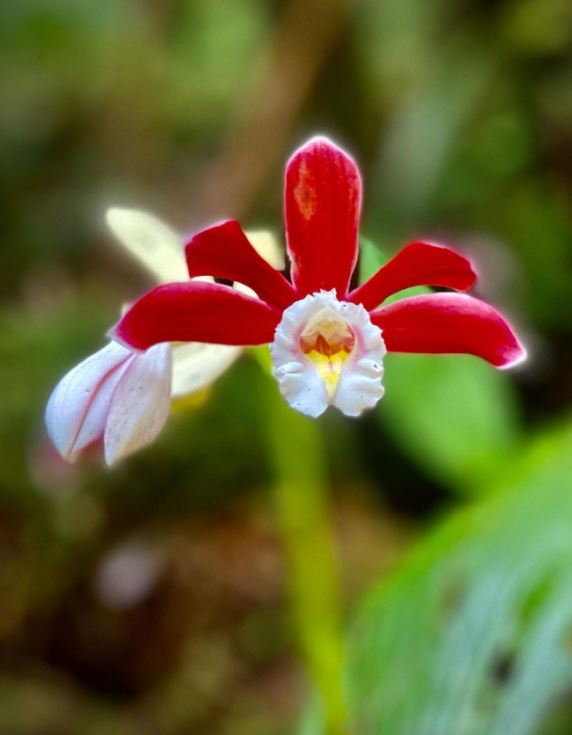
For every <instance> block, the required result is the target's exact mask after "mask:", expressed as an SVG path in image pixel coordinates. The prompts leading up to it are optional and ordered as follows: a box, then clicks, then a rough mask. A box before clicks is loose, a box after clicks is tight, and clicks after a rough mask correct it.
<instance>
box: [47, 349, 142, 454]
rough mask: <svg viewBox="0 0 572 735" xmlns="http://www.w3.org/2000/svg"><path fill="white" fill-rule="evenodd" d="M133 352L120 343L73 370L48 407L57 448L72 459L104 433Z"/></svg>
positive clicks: (57, 388) (61, 383)
mask: <svg viewBox="0 0 572 735" xmlns="http://www.w3.org/2000/svg"><path fill="white" fill-rule="evenodd" d="M133 357H134V355H133V353H132V352H130V351H129V350H127V349H125V347H122V346H121V345H119V344H117V342H110V344H108V345H107V346H106V347H104V348H103V349H102V350H99V352H96V353H95V354H94V355H91V356H90V357H88V358H87V359H86V360H84V361H83V362H81V363H80V364H79V365H77V366H76V367H75V368H73V370H70V372H69V373H67V375H65V376H64V377H63V378H62V380H61V381H60V382H59V383H58V385H57V386H56V388H55V389H54V391H53V393H52V395H51V396H50V399H49V401H48V405H47V407H46V426H47V429H48V434H49V436H50V438H51V440H52V442H53V443H54V445H55V447H56V449H57V450H58V451H59V452H60V454H61V455H62V457H64V459H67V460H68V461H70V462H73V461H74V460H75V459H76V458H77V456H78V455H79V453H80V452H81V450H82V449H85V448H86V447H87V446H89V445H90V444H92V443H93V442H94V441H96V440H97V439H99V438H100V437H101V436H102V435H103V431H104V426H105V420H106V417H107V412H108V410H109V405H110V402H111V397H112V395H113V391H114V389H115V387H116V386H117V383H118V381H119V379H120V378H121V375H122V374H123V372H124V370H125V369H126V367H127V365H128V364H129V362H130V360H131V359H133Z"/></svg>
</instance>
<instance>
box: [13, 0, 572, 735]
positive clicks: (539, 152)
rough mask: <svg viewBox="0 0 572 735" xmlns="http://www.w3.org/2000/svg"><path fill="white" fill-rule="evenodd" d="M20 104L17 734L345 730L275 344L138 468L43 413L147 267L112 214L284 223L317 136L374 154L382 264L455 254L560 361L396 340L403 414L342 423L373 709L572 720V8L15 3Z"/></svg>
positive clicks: (340, 523)
mask: <svg viewBox="0 0 572 735" xmlns="http://www.w3.org/2000/svg"><path fill="white" fill-rule="evenodd" d="M0 98H1V99H2V106H1V109H0V197H1V200H2V203H3V216H2V230H3V232H2V242H1V246H0V279H1V281H0V283H1V289H0V293H1V300H0V324H1V334H2V340H1V345H0V386H1V390H0V735H80V733H81V734H82V735H100V734H103V733H105V734H106V735H135V733H137V735H187V734H188V735H194V733H201V734H204V733H209V735H210V734H211V733H213V734H214V735H231V733H232V734H233V735H234V734H235V733H238V734H239V735H240V734H242V733H244V735H270V733H272V734H273V735H280V733H290V732H295V731H297V730H299V728H301V730H300V731H304V732H305V733H312V734H315V733H323V725H322V724H321V717H320V708H319V707H317V708H315V709H314V708H313V707H312V706H311V705H308V704H307V703H308V698H309V691H310V686H309V683H308V678H307V675H306V674H305V673H304V667H303V666H302V665H301V663H300V655H299V653H298V645H297V643H296V634H295V632H294V630H295V625H292V619H291V617H292V616H291V614H290V613H289V609H290V608H289V605H288V592H287V589H288V584H287V576H288V575H287V574H286V571H285V569H286V567H285V562H284V553H283V544H282V542H281V534H280V521H279V515H280V512H279V506H278V508H277V505H276V502H275V495H274V494H273V490H274V488H275V486H276V483H279V482H280V481H281V479H280V473H281V472H283V468H281V467H280V461H279V460H277V453H276V444H274V450H273V449H272V441H270V442H269V432H270V433H272V432H273V436H274V442H276V437H278V440H279V441H282V442H283V444H284V447H285V449H284V452H286V455H284V456H287V452H288V447H289V446H290V445H292V446H291V449H292V452H296V440H295V439H293V438H292V432H291V431H289V430H287V429H288V427H287V426H284V430H283V432H282V435H281V434H280V427H281V423H280V421H279V420H278V418H277V416H278V415H279V411H278V412H277V409H276V403H275V402H274V399H273V398H272V397H269V394H268V391H267V389H266V388H265V387H264V379H263V376H262V374H261V371H260V368H259V366H258V365H257V363H256V361H255V360H254V359H252V357H251V356H248V355H245V356H244V357H243V358H242V359H241V360H240V362H239V363H238V364H236V365H235V366H234V367H233V369H232V370H231V371H230V372H229V373H227V374H226V375H225V376H224V377H223V379H221V380H220V382H219V383H218V384H217V385H216V386H215V387H214V388H213V389H212V391H211V392H210V394H209V395H208V396H207V397H206V398H204V400H202V401H200V402H199V401H197V403H196V405H193V406H191V407H189V409H188V410H186V411H180V412H177V413H176V414H175V415H173V417H172V418H171V420H170V422H169V426H168V428H167V429H166V430H165V431H164V432H163V434H162V435H161V437H160V438H159V440H158V441H157V442H156V443H155V444H154V445H153V447H151V448H150V449H148V450H146V451H144V452H141V453H140V454H138V455H137V456H136V457H134V458H133V459H131V460H129V461H127V462H125V463H123V464H122V465H120V466H119V467H117V468H114V469H113V470H112V471H107V470H105V469H104V468H103V467H102V466H101V462H100V460H99V459H98V458H97V457H92V458H89V459H87V460H86V462H84V463H82V464H80V465H78V466H74V467H68V466H66V465H65V464H63V463H62V462H61V461H60V460H58V458H57V457H56V455H55V454H54V452H53V451H52V450H51V448H50V446H49V444H48V442H47V439H46V436H45V432H44V428H43V410H44V406H45V403H46V400H47V398H48V396H49V393H50V391H51V389H52V387H53V386H54V385H55V383H56V381H57V380H58V378H59V377H60V376H61V375H63V373H64V372H66V371H67V370H68V369H69V368H70V367H71V366H73V365H74V364H76V363H77V362H78V361H79V360H80V359H82V358H83V357H85V356H86V355H88V354H89V353H91V352H93V351H95V350H96V349H98V348H99V347H100V346H102V345H103V344H104V333H105V331H106V330H107V328H108V327H109V326H110V324H112V323H113V322H114V321H115V319H116V317H117V314H118V309H119V308H120V305H121V304H122V303H123V302H125V301H127V300H129V299H131V298H133V297H134V296H136V295H137V294H138V293H141V292H142V291H143V290H144V289H146V288H147V287H148V286H149V285H151V282H150V281H148V280H147V279H146V276H145V274H144V273H143V272H142V271H141V270H140V269H139V268H138V267H137V266H135V265H134V264H133V263H132V262H131V261H130V260H129V258H128V256H126V255H124V254H123V253H122V252H120V250H119V248H118V247H117V245H116V243H115V242H114V241H113V238H112V236H111V234H110V233H108V232H106V230H105V227H104V222H103V213H104V211H105V209H106V208H107V207H108V206H111V205H117V206H132V207H136V208H141V209H147V210H149V211H152V212H153V213H155V214H157V215H158V216H160V217H162V218H163V219H165V220H166V221H168V222H170V223H172V224H173V225H174V226H176V227H177V228H179V229H180V230H181V231H192V230H196V229H198V228H200V227H201V226H203V225H205V224H208V223H210V222H211V221H213V220H215V219H217V218H220V217H223V216H224V217H238V218H240V219H241V221H242V223H243V225H244V226H245V227H247V228H248V227H250V228H253V227H267V228H270V229H273V230H274V231H275V232H276V233H277V235H279V236H281V233H282V212H281V208H282V203H281V202H282V173H283V165H284V162H285V160H286V158H287V157H288V155H289V154H290V152H291V151H292V150H293V149H294V148H295V147H296V146H298V145H299V144H301V143H302V142H303V141H304V140H305V139H306V138H307V137H309V136H310V135H311V134H313V133H316V132H322V133H326V134H328V135H330V136H332V137H333V138H335V139H336V140H337V141H338V142H339V143H341V144H342V145H344V146H345V147H347V148H348V149H349V150H351V151H352V152H353V153H354V154H355V156H356V157H357V159H358V161H359V162H360V165H361V167H362V170H363V173H364V179H365V184H366V191H365V211H364V220H363V225H362V234H363V235H364V238H367V240H365V241H364V247H363V252H362V261H361V264H360V268H361V271H362V273H364V274H365V273H367V272H370V271H371V270H372V268H374V267H376V266H378V265H379V264H380V263H382V262H383V258H384V257H385V256H389V255H391V254H392V253H393V252H395V251H396V250H397V249H398V248H399V247H400V246H401V245H403V244H404V243H405V242H407V240H408V239H409V238H412V237H430V238H433V239H437V240H442V241H444V242H447V243H449V244H451V245H454V246H456V247H458V248H460V249H461V250H462V251H463V252H466V253H467V254H469V255H470V256H471V257H472V258H473V259H474V261H475V263H476V264H477V266H478V270H479V272H480V275H481V281H480V284H479V288H478V294H479V295H481V296H482V297H483V298H485V299H488V300H491V301H493V302H494V303H495V304H497V305H498V306H500V307H501V308H503V309H504V310H505V311H506V313H507V314H509V315H510V316H511V318H512V320H513V321H514V323H515V325H517V327H518V328H519V330H520V332H521V334H522V337H523V340H524V341H525V343H526V344H527V347H528V348H529V351H530V355H531V357H530V360H529V362H528V363H527V364H526V365H525V366H524V367H523V368H522V369H519V370H518V371H516V372H514V373H511V374H501V373H497V372H495V371H494V370H493V369H492V368H490V367H489V366H487V365H484V364H481V363H479V362H478V361H476V360H474V359H472V358H463V357H458V358H457V357H451V358H449V357H427V358H426V357H412V356H400V355H398V356H390V357H389V358H388V359H387V361H386V373H385V380H384V382H385V386H386V397H385V398H384V399H383V401H381V403H380V404H379V406H378V408H377V409H376V411H375V412H373V413H371V414H369V415H368V416H366V417H364V418H362V419H360V420H359V421H351V420H347V419H344V418H343V417H340V416H339V415H334V414H332V415H327V416H326V417H324V418H323V419H321V420H320V422H319V424H318V428H317V429H316V435H315V436H314V440H315V441H316V444H315V452H312V453H310V454H312V456H310V454H309V455H308V456H309V460H308V462H310V463H311V462H314V460H316V461H317V462H318V464H319V465H320V466H321V465H323V467H324V472H325V479H323V480H319V482H321V483H322V484H323V485H324V489H325V491H326V492H327V493H328V496H329V502H330V503H331V508H332V514H331V515H332V522H333V528H334V533H335V546H336V553H337V558H338V564H339V567H340V570H341V584H342V592H343V617H344V621H345V622H346V623H347V628H348V630H349V638H348V642H347V652H348V667H347V671H346V677H345V683H346V686H347V692H348V696H349V701H350V706H351V710H352V718H353V720H354V729H353V730H352V731H351V732H355V733H360V735H377V734H378V733H380V734H381V735H386V734H387V735H491V734H493V735H501V734H502V735H527V734H530V735H534V734H538V735H569V733H570V732H572V571H571V570H572V412H571V404H572V308H571V307H572V298H571V297H572V258H571V252H572V3H570V0H496V1H494V2H493V1H491V0H460V1H459V0H457V1H455V2H453V0H432V2H427V0H379V1H375V0H356V1H355V2H349V1H348V2H344V1H343V0H290V2H286V1H283V2H278V1H277V0H275V1H271V0H155V1H153V0H23V1H21V2H9V1H5V2H3V3H0ZM382 253H383V254H384V255H382ZM269 425H272V426H273V429H272V430H271V429H270V428H269ZM295 433H296V432H295V431H294V434H295ZM314 454H317V455H319V457H317V458H316V457H314V456H313V455H314ZM286 464H287V463H286ZM314 470H315V468H314V469H312V468H310V467H308V473H309V475H308V476H313V475H312V472H314ZM304 476H305V475H304V467H302V471H301V472H299V473H298V475H297V478H298V479H297V482H299V484H302V485H303V484H304ZM299 489H300V488H299ZM301 490H302V493H300V494H299V497H303V490H304V488H303V487H302V488H301ZM308 547H309V548H308V549H307V550H306V551H307V553H306V555H305V557H304V558H305V559H306V565H307V574H308V577H309V579H310V580H312V578H313V579H315V580H316V582H319V580H320V579H321V578H322V576H323V575H324V574H325V573H326V572H324V569H323V568H321V566H320V563H318V562H319V560H317V559H314V558H313V556H312V546H311V544H308ZM364 598H365V601H364ZM316 617H317V616H314V618H313V619H312V616H310V620H309V622H308V621H307V622H308V624H309V625H310V626H311V625H315V623H316ZM312 620H313V622H312ZM312 630H313V629H312V628H311V627H310V635H312ZM314 632H315V635H316V636H318V637H319V634H320V631H319V626H317V627H316V629H315V631H314ZM300 723H302V724H300Z"/></svg>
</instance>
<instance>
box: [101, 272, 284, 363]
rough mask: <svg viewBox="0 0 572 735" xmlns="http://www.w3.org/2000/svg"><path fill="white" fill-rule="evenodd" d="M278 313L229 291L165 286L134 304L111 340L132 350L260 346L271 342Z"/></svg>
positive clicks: (197, 284) (196, 284)
mask: <svg viewBox="0 0 572 735" xmlns="http://www.w3.org/2000/svg"><path fill="white" fill-rule="evenodd" d="M280 318H281V312H280V311H278V310H277V309H273V308H272V307H270V306H268V304H265V303H264V302H263V301H260V300H259V299H254V298H251V297H249V296H245V295H243V294H241V293H239V292H238V291H236V290H235V289H233V288H230V287H229V286H220V285H218V284H214V283H204V282H202V281H191V282H189V283H169V284H167V285H165V286H159V287H158V288H155V289H153V290H152V291H149V292H148V293H147V294H145V296H143V297H142V298H140V299H139V301H136V302H135V303H134V304H133V306H131V308H130V309H129V310H128V311H127V312H126V314H124V316H123V317H122V319H121V320H120V321H119V323H118V324H117V325H116V326H115V328H114V329H113V330H112V332H111V334H110V336H111V337H112V338H113V339H115V340H117V341H119V342H122V343H123V344H125V345H127V346H128V347H131V348H133V349H136V350H145V349H147V348H148V347H150V346H151V345H155V344H158V343H160V342H207V343H211V344H222V345H244V346H246V345H260V344H266V343H267V342H272V340H273V338H274V330H275V329H276V326H277V325H278V322H279V321H280Z"/></svg>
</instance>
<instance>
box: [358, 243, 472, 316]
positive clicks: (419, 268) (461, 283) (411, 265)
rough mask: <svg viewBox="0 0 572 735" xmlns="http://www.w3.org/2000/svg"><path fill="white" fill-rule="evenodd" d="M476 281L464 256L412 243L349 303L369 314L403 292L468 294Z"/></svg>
mask: <svg viewBox="0 0 572 735" xmlns="http://www.w3.org/2000/svg"><path fill="white" fill-rule="evenodd" d="M476 280H477V274H476V273H475V271H474V270H473V266H472V265H471V262H470V260H468V259H467V258H465V256H464V255H461V254H460V253H458V252H456V251H455V250H452V249H451V248H448V247H445V246H444V245H437V244H435V243H430V242H423V241H415V242H412V243H409V245H406V246H405V247H404V248H402V249H401V250H400V251H399V252H398V253H397V255H395V256H394V257H393V258H392V259H391V260H390V261H388V262H387V263H386V264H385V265H384V266H382V267H381V268H380V269H379V270H378V271H377V273H375V274H374V275H373V276H372V277H371V278H370V279H369V280H367V281H366V282H365V283H362V284H361V286H358V287H357V288H356V289H355V290H354V291H352V292H351V294H350V295H349V297H348V300H349V301H352V302H353V303H354V304H362V305H363V306H364V308H366V309H368V310H370V309H375V307H376V306H379V304H381V303H382V302H383V301H385V299H386V298H387V297H388V296H391V295H392V294H394V293H397V292H398V291H403V289H405V288H412V287H413V286H440V287H442V288H452V289H453V290H455V291H468V290H469V289H470V288H471V287H472V286H473V285H474V283H475V281H476Z"/></svg>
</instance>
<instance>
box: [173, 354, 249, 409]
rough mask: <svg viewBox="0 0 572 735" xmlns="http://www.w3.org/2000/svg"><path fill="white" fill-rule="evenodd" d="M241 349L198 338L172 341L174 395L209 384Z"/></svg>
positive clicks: (197, 389) (177, 395)
mask: <svg viewBox="0 0 572 735" xmlns="http://www.w3.org/2000/svg"><path fill="white" fill-rule="evenodd" d="M241 351H242V348H241V347H229V346H227V345H208V344H199V343H198V342H189V343H186V344H175V345H173V387H172V396H173V398H181V397H183V396H186V395H189V394H190V393H195V392H196V391H199V390H202V389H204V388H207V387H208V386H209V385H210V384H211V383H214V381H215V380H216V379H217V378H219V377H220V376H221V375H222V374H223V373H224V372H226V370H228V368H229V367H230V366H231V365H232V363H233V362H234V361H235V360H236V358H237V357H238V356H239V355H240V353H241Z"/></svg>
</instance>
